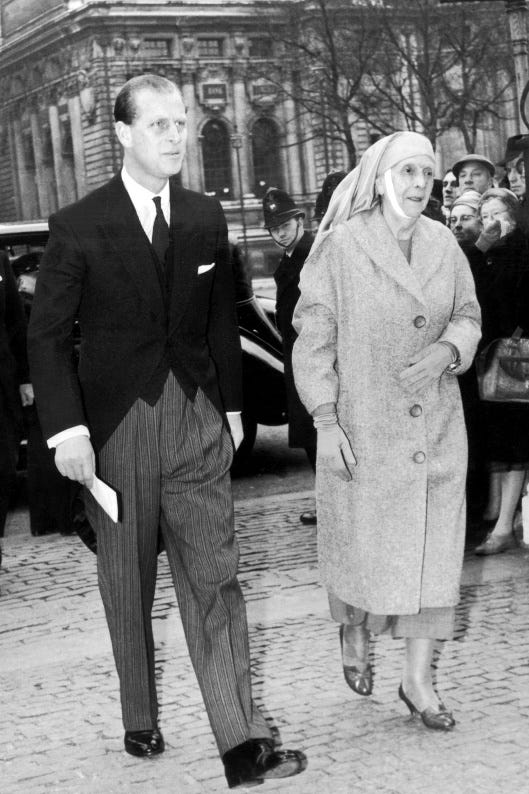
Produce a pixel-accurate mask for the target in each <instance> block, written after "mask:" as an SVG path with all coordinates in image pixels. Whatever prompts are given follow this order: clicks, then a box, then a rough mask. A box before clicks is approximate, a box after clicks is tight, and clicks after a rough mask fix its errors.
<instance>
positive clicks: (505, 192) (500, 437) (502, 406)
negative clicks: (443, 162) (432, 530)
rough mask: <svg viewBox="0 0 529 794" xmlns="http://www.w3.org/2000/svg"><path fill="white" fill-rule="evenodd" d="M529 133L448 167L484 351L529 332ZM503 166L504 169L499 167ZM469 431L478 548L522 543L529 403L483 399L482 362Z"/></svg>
mask: <svg viewBox="0 0 529 794" xmlns="http://www.w3.org/2000/svg"><path fill="white" fill-rule="evenodd" d="M522 145H523V136H519V135H517V136H513V137H512V138H509V140H508V142H507V147H506V151H505V156H504V158H503V160H502V161H501V162H500V163H498V164H497V166H495V165H494V163H492V162H491V161H490V160H489V159H488V158H486V157H484V156H482V155H480V154H467V155H466V156H465V157H463V158H461V159H460V160H458V161H457V162H456V163H454V165H453V166H452V167H451V168H450V169H449V170H448V171H447V172H446V173H445V175H444V176H443V179H442V182H441V212H442V215H443V217H444V221H445V223H446V224H447V225H448V226H449V228H450V229H451V231H452V232H453V234H454V236H455V237H456V239H457V241H458V243H459V245H460V246H461V248H462V250H463V251H464V253H465V254H466V256H467V259H468V261H469V263H470V267H471V270H472V274H473V276H474V281H475V285H476V293H477V297H478V301H479V304H480V307H481V312H482V338H481V342H480V346H479V349H478V355H479V352H480V351H482V350H484V349H485V348H486V347H487V346H488V345H489V344H490V343H491V342H493V341H494V340H496V339H501V338H509V337H511V336H512V335H513V333H514V332H515V331H516V330H517V329H520V331H521V332H522V333H523V335H524V336H525V335H527V334H529V258H528V254H529V241H528V237H527V233H526V232H527V228H528V226H527V220H526V207H525V172H524V156H523V149H522ZM498 169H499V173H498ZM460 385H461V391H462V396H463V405H464V408H465V418H466V422H467V430H468V437H469V453H470V454H469V477H468V501H469V518H470V532H472V528H473V527H474V528H475V530H476V537H479V535H480V534H481V535H483V532H484V530H488V532H487V533H486V536H485V539H484V540H483V542H481V543H479V545H478V546H477V548H476V549H475V551H476V553H477V554H480V555H487V554H497V553H499V552H501V551H504V550H506V549H508V548H510V547H512V545H513V544H514V543H515V538H514V534H513V522H514V519H515V514H516V510H517V508H518V505H519V501H520V496H521V493H522V489H523V486H524V481H525V477H526V471H527V469H529V410H528V408H529V406H527V405H524V404H521V403H507V402H505V403H499V402H486V401H483V400H480V397H479V392H478V381H477V375H476V369H475V367H473V368H472V369H471V370H470V371H469V372H468V373H466V374H465V375H464V376H462V377H461V378H460Z"/></svg>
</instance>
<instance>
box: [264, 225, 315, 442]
mask: <svg viewBox="0 0 529 794" xmlns="http://www.w3.org/2000/svg"><path fill="white" fill-rule="evenodd" d="M313 239H314V238H313V237H312V235H311V234H310V233H309V232H305V233H304V235H303V237H302V238H301V239H300V240H299V242H298V244H297V245H296V247H295V248H294V251H293V252H292V254H291V256H288V255H287V254H286V253H284V254H283V256H282V257H281V261H280V263H279V266H278V268H277V270H276V272H275V273H274V279H275V282H276V285H277V301H276V318H277V327H278V328H279V332H280V334H281V336H282V338H283V353H284V356H285V386H286V390H287V407H288V443H289V446H291V447H303V448H307V447H315V446H316V431H315V430H314V425H313V422H312V417H311V416H310V414H309V413H308V412H307V410H306V408H305V406H304V405H303V403H302V402H301V400H300V399H299V396H298V393H297V391H296V387H295V385H294V375H293V372H292V348H293V347H294V342H295V341H296V338H297V334H296V332H295V331H294V328H293V327H292V315H293V314H294V308H295V306H296V303H297V302H298V299H299V294H300V293H299V276H300V273H301V270H302V268H303V265H304V264H305V260H306V258H307V257H308V255H309V251H310V248H311V246H312V242H313Z"/></svg>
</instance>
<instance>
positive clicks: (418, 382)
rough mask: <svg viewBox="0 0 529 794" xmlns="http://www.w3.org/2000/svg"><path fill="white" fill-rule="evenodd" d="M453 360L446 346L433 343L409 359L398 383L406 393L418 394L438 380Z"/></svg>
mask: <svg viewBox="0 0 529 794" xmlns="http://www.w3.org/2000/svg"><path fill="white" fill-rule="evenodd" d="M453 360H454V356H453V355H452V351H451V350H450V348H449V347H448V345H441V344H439V342H434V343H433V344H432V345H428V347H425V348H423V350H420V351H419V352H418V353H416V354H415V355H414V356H412V357H411V359H410V364H409V366H408V367H406V369H405V370H403V371H402V372H401V373H400V375H399V379H400V382H401V383H402V385H403V386H404V388H405V389H406V390H407V391H409V392H412V393H415V392H419V391H421V389H424V388H425V387H426V386H429V385H430V383H432V382H433V381H434V380H438V379H439V378H440V377H441V375H442V374H443V372H444V371H445V369H446V368H447V367H448V366H449V365H450V364H452V362H453Z"/></svg>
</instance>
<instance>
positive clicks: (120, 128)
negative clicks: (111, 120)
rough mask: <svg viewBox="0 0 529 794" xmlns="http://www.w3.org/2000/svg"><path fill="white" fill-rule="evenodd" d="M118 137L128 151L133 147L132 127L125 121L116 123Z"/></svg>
mask: <svg viewBox="0 0 529 794" xmlns="http://www.w3.org/2000/svg"><path fill="white" fill-rule="evenodd" d="M114 128H115V130H116V136H117V139H118V141H119V142H120V144H121V145H122V146H123V147H124V148H125V149H126V148H127V147H129V146H130V145H131V136H130V125H129V124H125V122H124V121H116V124H115V127H114Z"/></svg>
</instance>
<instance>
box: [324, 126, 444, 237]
mask: <svg viewBox="0 0 529 794" xmlns="http://www.w3.org/2000/svg"><path fill="white" fill-rule="evenodd" d="M418 155H425V156H427V157H430V158H431V160H432V165H434V164H435V154H434V151H433V147H432V144H431V143H430V141H429V140H428V138H426V137H425V136H424V135H421V134H420V133H418V132H404V131H403V132H394V133H392V134H391V135H386V137H385V138H380V140H378V141H376V142H375V143H374V144H373V145H372V146H370V147H369V149H366V151H365V152H364V154H363V155H362V157H361V160H360V162H359V164H358V165H357V166H356V168H355V169H353V171H351V172H350V173H349V174H347V176H346V177H345V179H343V180H342V181H341V182H340V184H339V185H338V187H337V188H336V190H335V191H334V193H333V195H332V198H331V201H330V203H329V208H328V210H327V212H326V213H325V215H324V216H323V219H322V221H321V224H320V227H319V229H318V233H317V235H316V239H315V240H314V245H313V248H315V247H316V245H318V244H319V243H320V242H321V240H322V239H323V237H324V236H325V235H326V234H327V233H328V232H330V231H332V229H334V228H336V226H338V224H339V223H343V222H344V221H347V220H349V218H351V217H352V216H353V215H356V214H357V213H358V212H367V211H368V210H370V209H372V207H374V206H375V204H376V203H377V202H378V195H377V192H376V179H377V177H379V176H382V175H386V174H387V176H385V177H384V178H385V184H386V189H387V190H388V182H389V184H390V185H391V187H390V188H389V190H388V193H389V195H388V198H389V199H390V201H391V193H392V192H393V193H394V191H393V182H392V180H391V169H392V168H393V166H395V165H397V163H400V162H401V160H405V159H406V158H408V157H417V156H418ZM388 172H389V173H388ZM394 201H395V202H396V198H395V199H394ZM392 203H393V202H392ZM397 208H398V210H400V212H401V213H402V215H404V213H403V212H402V209H400V206H399V205H398V203H397V207H396V209H397ZM398 210H397V211H398Z"/></svg>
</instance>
